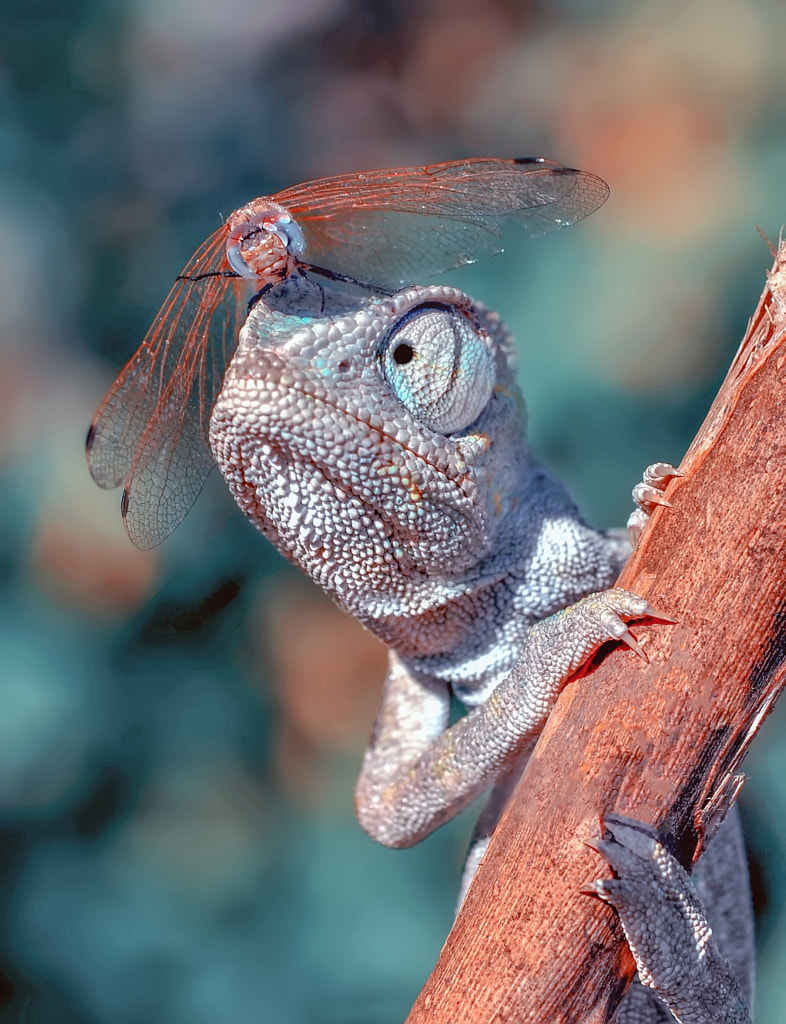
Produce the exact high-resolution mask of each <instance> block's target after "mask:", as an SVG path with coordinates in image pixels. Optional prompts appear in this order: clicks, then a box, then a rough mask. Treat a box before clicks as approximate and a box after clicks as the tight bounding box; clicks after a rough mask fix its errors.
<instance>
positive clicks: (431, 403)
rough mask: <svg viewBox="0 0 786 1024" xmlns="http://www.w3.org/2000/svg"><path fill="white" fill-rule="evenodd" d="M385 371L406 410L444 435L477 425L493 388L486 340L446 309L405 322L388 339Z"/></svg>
mask: <svg viewBox="0 0 786 1024" xmlns="http://www.w3.org/2000/svg"><path fill="white" fill-rule="evenodd" d="M382 367H383V371H384V374H385V377H386V379H387V381H388V383H389V384H390V386H391V387H392V388H393V390H394V392H395V393H396V397H397V398H398V400H399V401H400V402H401V403H402V405H404V406H405V407H406V408H407V409H408V410H409V411H410V412H411V413H412V415H413V416H414V417H415V419H417V420H419V421H420V422H421V423H422V424H423V426H425V427H428V428H429V429H430V430H434V431H436V432H437V433H439V434H453V433H456V432H457V431H460V430H464V429H465V428H466V427H468V426H469V425H470V424H471V423H474V421H475V420H476V419H477V418H478V416H480V414H481V413H482V412H483V410H484V409H485V407H486V405H487V404H488V401H489V399H490V398H491V392H492V390H493V388H494V378H495V365H494V357H493V356H492V354H491V352H490V351H489V348H488V345H487V343H486V341H485V338H484V336H483V335H480V334H478V332H477V331H476V330H475V329H474V328H473V326H472V324H471V323H470V322H469V320H467V318H466V317H463V316H460V315H459V314H458V313H456V312H454V311H452V310H450V309H447V308H440V307H437V308H421V309H416V310H414V311H413V312H411V313H409V314H408V315H407V316H405V317H404V318H403V319H402V320H401V321H400V322H399V323H398V324H397V325H396V326H395V327H394V328H393V330H392V331H391V333H390V334H389V335H388V338H387V342H386V344H385V347H384V349H383V351H382Z"/></svg>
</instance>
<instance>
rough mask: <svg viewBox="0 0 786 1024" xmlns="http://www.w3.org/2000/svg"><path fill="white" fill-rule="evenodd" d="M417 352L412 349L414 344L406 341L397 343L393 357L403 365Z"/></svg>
mask: <svg viewBox="0 0 786 1024" xmlns="http://www.w3.org/2000/svg"><path fill="white" fill-rule="evenodd" d="M414 355H415V353H414V352H413V351H412V346H411V345H407V344H406V342H402V344H401V345H396V347H395V348H394V349H393V358H394V359H395V361H396V362H397V363H398V364H399V366H403V365H404V364H405V363H409V362H411V361H412V359H413V357H414Z"/></svg>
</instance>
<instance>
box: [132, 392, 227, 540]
mask: <svg viewBox="0 0 786 1024" xmlns="http://www.w3.org/2000/svg"><path fill="white" fill-rule="evenodd" d="M190 405H192V406H193V403H190ZM140 462H141V465H140V466H139V468H137V469H136V470H135V471H134V472H133V473H131V474H130V476H129V480H128V483H127V484H126V487H125V489H124V490H123V499H122V504H121V508H122V513H123V522H124V524H125V528H126V531H127V533H128V536H129V537H130V538H131V540H132V541H133V543H134V544H135V545H136V546H137V547H138V548H141V549H142V550H147V549H148V548H154V547H156V545H158V544H160V543H161V542H162V541H163V540H166V538H167V537H168V536H169V534H170V533H172V531H173V530H174V529H175V528H176V527H177V526H179V525H180V523H181V522H182V521H183V520H184V519H185V517H186V515H187V514H188V512H189V511H190V509H191V507H192V505H193V504H194V502H195V501H196V500H197V498H198V497H199V492H200V491H201V490H202V488H203V487H204V485H205V481H206V480H207V478H208V475H209V474H210V470H211V469H212V468H213V465H214V462H213V456H212V455H211V453H210V449H209V447H208V445H207V441H206V439H205V436H204V431H203V429H202V424H201V412H200V410H199V409H197V408H193V407H192V408H189V410H188V412H187V413H186V414H185V415H184V416H183V417H182V418H181V419H180V422H179V425H178V427H177V429H176V430H174V431H173V432H172V433H171V434H170V436H169V437H167V438H158V439H157V447H156V448H155V451H154V452H153V453H152V454H151V455H150V457H149V458H144V457H143V458H141V459H140Z"/></svg>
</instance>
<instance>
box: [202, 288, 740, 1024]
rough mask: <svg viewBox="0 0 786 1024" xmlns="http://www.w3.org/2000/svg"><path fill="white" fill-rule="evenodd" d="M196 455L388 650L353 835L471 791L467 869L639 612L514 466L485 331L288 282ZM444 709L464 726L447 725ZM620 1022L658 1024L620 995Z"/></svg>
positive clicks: (474, 320) (498, 339) (513, 440)
mask: <svg viewBox="0 0 786 1024" xmlns="http://www.w3.org/2000/svg"><path fill="white" fill-rule="evenodd" d="M210 441H211V447H212V449H213V453H214V455H215V458H216V461H217V462H218V464H219V466H220V468H221V471H222V473H223V474H224V477H225V479H226V481H227V483H228V485H229V487H230V489H231V491H232V493H233V494H234V496H235V498H236V500H237V502H238V504H239V505H240V507H241V508H242V509H243V511H244V512H245V513H246V514H247V515H248V516H249V518H250V519H251V520H252V521H253V522H254V523H255V525H256V526H257V527H258V528H259V529H260V530H261V531H262V532H263V533H264V534H265V535H266V536H267V537H268V538H269V539H270V540H271V541H272V542H273V543H274V544H275V545H276V547H278V548H279V550H281V551H282V552H283V553H284V554H285V555H286V556H287V557H288V558H290V559H291V560H292V561H293V562H295V563H297V564H298V565H299V566H300V567H301V568H302V569H304V570H305V571H306V572H307V573H308V574H309V575H310V576H311V577H312V578H313V579H314V580H316V582H317V583H319V584H320V585H321V586H322V587H324V589H325V590H327V591H328V593H330V594H331V595H332V596H333V597H334V598H335V600H336V601H337V602H338V603H339V604H340V605H341V606H342V607H343V608H345V609H346V610H347V611H349V612H351V613H352V614H353V615H356V616H357V617H358V618H359V619H360V620H361V622H363V623H364V624H365V625H366V626H367V627H368V628H370V629H371V630H373V631H374V632H375V633H376V634H377V635H378V636H379V637H381V639H383V640H384V641H385V642H386V643H387V644H388V645H389V647H390V649H391V652H390V667H389V672H388V678H387V681H386V685H385V691H384V696H383V699H382V703H381V707H380V710H379V714H378V717H377V721H376V724H375V727H374V733H373V735H372V738H371V742H370V744H369V747H368V750H367V751H366V755H365V757H364V761H363V768H362V771H361V775H360V779H359V781H358V785H357V790H356V806H357V813H358V818H359V820H360V823H361V825H362V826H363V827H364V828H365V829H366V830H367V831H368V832H369V834H370V835H372V836H373V837H374V838H375V839H377V840H379V841H380V842H382V843H385V844H386V845H389V846H408V845H411V844H412V843H415V842H418V841H419V840H420V839H422V838H423V837H424V836H425V835H427V834H428V833H429V832H431V831H432V830H433V829H434V828H436V827H438V826H439V825H440V824H442V823H443V822H445V821H446V820H447V819H449V818H450V817H452V816H453V815H454V814H456V813H457V811H458V810H460V809H461V808H462V807H464V806H465V805H466V804H467V803H468V802H469V801H470V800H472V799H473V798H474V797H475V796H477V795H478V794H479V793H481V792H483V791H484V790H486V789H491V791H492V793H491V798H490V801H489V805H488V808H487V811H486V812H485V813H484V815H483V818H482V820H481V823H480V826H479V831H478V835H477V840H478V846H477V847H476V850H475V852H474V854H473V853H471V854H470V858H469V861H468V863H469V865H470V871H471V870H473V869H474V866H476V864H477V861H478V859H479V855H478V854H479V851H481V850H482V849H483V848H484V844H485V843H486V842H487V839H488V836H489V835H490V833H491V831H492V830H493V827H494V824H495V822H496V819H497V816H498V814H499V812H500V810H501V808H502V806H503V805H504V799H505V796H506V794H507V792H508V790H509V788H510V786H511V785H512V782H513V780H514V779H515V777H517V774H518V772H520V770H521V768H522V766H523V763H524V762H525V760H526V757H527V756H528V752H529V750H530V749H531V746H532V744H533V742H534V740H535V739H536V738H537V736H538V734H539V733H540V731H541V729H542V728H543V725H544V723H545V721H546V719H547V717H548V715H549V713H550V711H551V709H552V707H553V706H554V702H555V701H556V699H557V696H558V694H559V692H560V690H561V689H562V687H563V686H564V685H565V683H566V682H567V681H568V680H569V679H570V677H571V676H572V675H574V674H575V673H576V671H577V670H578V669H579V668H580V667H581V666H582V665H583V664H584V663H585V662H586V661H587V659H588V658H589V657H591V655H592V654H593V653H594V652H595V651H596V650H597V649H598V647H599V646H600V645H601V644H602V643H604V642H605V641H607V640H609V639H621V640H623V641H624V642H627V643H629V644H630V645H631V646H633V647H634V649H636V644H635V640H633V638H632V636H631V634H630V632H629V631H628V629H627V626H626V623H627V622H628V621H629V620H632V619H636V618H640V617H642V616H645V615H648V614H652V609H650V608H649V607H648V605H647V603H646V602H645V601H643V600H642V599H641V598H638V597H636V596H635V595H633V594H630V593H628V592H626V591H623V590H619V589H607V588H610V587H611V584H612V583H613V581H614V579H615V578H616V576H617V574H618V572H619V569H620V567H621V565H622V563H623V562H624V560H625V557H627V552H628V550H629V548H627V546H626V544H625V543H624V542H621V541H620V540H619V539H618V538H617V537H616V536H615V535H611V534H604V533H600V532H598V531H596V530H593V529H592V528H591V527H589V526H588V525H587V524H586V523H585V522H584V520H583V519H582V518H581V515H580V514H579V512H578V510H577V508H576V506H575V505H574V503H573V501H572V500H571V498H570V497H569V495H568V494H567V492H566V490H565V488H564V487H563V486H562V484H560V483H559V482H558V481H557V480H555V479H554V478H553V477H552V476H551V475H550V474H549V473H547V472H546V470H544V469H543V468H542V467H541V466H540V465H538V463H537V462H536V461H535V460H534V459H533V457H532V456H531V454H530V453H529V451H528V449H527V446H526V441H525V435H524V405H523V400H522V398H521V395H520V394H519V392H518V389H517V387H516V384H515V380H514V368H513V359H512V348H511V345H510V340H509V337H508V335H507V332H506V330H505V328H504V327H503V326H502V324H501V323H500V321H499V320H498V318H497V317H496V316H494V315H493V314H491V313H489V312H487V311H485V310H484V309H482V308H481V307H479V306H478V305H477V304H474V303H473V302H472V301H471V300H470V299H469V298H468V297H467V296H466V295H464V294H462V293H461V292H459V291H456V290H455V289H452V288H448V287H444V286H433V287H411V288H407V289H405V290H403V291H401V292H398V293H396V294H395V295H392V296H384V297H382V296H371V297H368V296H367V295H366V296H358V295H351V294H343V295H339V294H334V293H332V292H331V293H329V292H325V291H323V290H322V289H315V287H314V285H313V283H310V282H308V281H298V280H297V279H288V281H287V282H285V283H284V284H283V285H282V286H280V287H279V288H278V289H277V290H276V291H275V292H274V291H271V292H269V293H268V294H266V295H265V297H264V302H259V303H258V304H257V305H256V307H255V308H254V309H253V311H252V312H251V314H250V316H249V318H248V320H247V322H246V324H245V326H244V328H243V331H242V332H241V336H240V344H239V346H238V350H237V353H236V354H235V356H234V358H233V360H232V363H231V365H230V367H229V370H228V372H227V375H226V378H225V381H224V387H223V390H222V392H221V394H220V396H219V399H218V402H217V403H216V406H215V409H214V412H213V416H212V420H211V429H210ZM668 469H669V467H661V469H660V471H659V472H658V473H656V474H655V476H653V477H652V479H649V480H648V487H649V489H648V490H646V493H642V494H641V495H640V498H641V501H640V504H641V505H642V506H646V505H647V504H648V503H651V502H652V501H653V500H657V494H654V491H657V488H658V480H659V479H660V478H661V477H663V474H664V471H665V474H666V476H668V475H669V474H668ZM645 511H646V508H645ZM640 518H641V517H640ZM640 527H641V523H639V524H638V528H639V529H640ZM587 595H591V596H587ZM451 693H453V694H455V695H456V696H458V697H459V698H460V699H461V700H462V701H463V702H464V704H465V705H467V707H468V708H469V709H470V710H469V713H468V714H467V715H466V717H464V718H463V719H461V720H460V721H459V722H457V723H456V724H455V725H453V726H452V727H450V728H448V718H449V710H450V697H451ZM735 821H736V819H735ZM735 821H733V822H732V823H731V825H730V838H729V839H728V840H727V841H726V842H725V843H724V840H723V837H722V836H721V837H720V838H719V840H717V841H716V842H719V843H720V844H721V846H723V847H724V849H725V848H726V847H729V848H730V849H732V850H733V854H734V857H735V858H736V859H735V862H734V871H735V872H736V876H735V877H736V879H737V881H736V892H735V893H734V896H733V902H734V913H735V915H736V918H737V920H743V925H744V926H743V927H742V928H741V929H740V928H739V927H737V925H736V924H734V926H733V927H732V926H731V925H730V926H729V927H728V928H727V929H726V930H727V931H728V932H730V933H731V936H729V935H726V934H725V933H723V928H722V929H721V931H719V932H717V934H718V938H719V941H720V942H721V945H722V946H724V945H725V946H726V948H727V950H731V949H733V948H734V942H735V940H736V939H741V941H743V942H747V939H748V938H749V933H750V927H749V925H750V920H749V918H750V908H749V901H748V896H747V881H746V876H745V865H744V857H743V855H742V853H741V847H740V846H739V844H738V843H737V832H736V829H737V828H738V826H737V825H736V823H735ZM727 831H729V830H727ZM727 888H728V886H727ZM746 915H747V917H746ZM746 922H747V923H746ZM729 938H730V939H731V941H730V942H729V941H727V940H728V939H729ZM656 959H657V957H656ZM738 959H739V962H740V963H741V964H742V965H743V967H741V971H742V973H743V974H744V975H745V977H744V978H743V979H742V980H743V982H744V985H745V988H746V991H747V992H748V995H749V991H748V990H749V987H750V971H749V970H748V969H747V967H746V966H745V963H746V962H745V961H744V956H740V957H739V958H738ZM749 959H750V958H749V957H748V961H749ZM654 966H655V967H656V968H657V967H658V964H655V965H654ZM653 976H655V972H654V973H653ZM656 988H657V986H656ZM626 1012H627V1013H628V1016H627V1017H626V1018H625V1020H626V1022H627V1024H654V1022H656V1021H658V1020H662V1019H664V1017H663V1013H664V1012H665V1011H664V1009H663V1005H662V1004H660V1003H658V1001H657V1000H656V999H655V997H654V996H652V995H651V994H650V993H641V992H634V993H633V994H632V996H631V998H630V1000H629V1003H628V1010H627V1011H626ZM710 1019H711V1018H708V1021H709V1020H710ZM720 1019H721V1018H719V1020H720ZM712 1024H715V1021H714V1020H712Z"/></svg>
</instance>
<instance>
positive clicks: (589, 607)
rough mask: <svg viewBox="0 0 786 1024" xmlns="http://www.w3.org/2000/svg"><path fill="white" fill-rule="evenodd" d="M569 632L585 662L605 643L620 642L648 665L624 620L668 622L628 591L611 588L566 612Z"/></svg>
mask: <svg viewBox="0 0 786 1024" xmlns="http://www.w3.org/2000/svg"><path fill="white" fill-rule="evenodd" d="M566 614H567V615H568V616H569V619H570V623H569V624H570V628H571V629H573V630H576V634H577V637H578V638H579V641H580V646H581V648H582V651H581V658H582V660H584V659H585V658H586V657H587V656H589V654H591V653H592V652H593V651H594V650H596V649H597V648H598V647H599V646H600V645H601V644H603V643H605V642H606V641H607V640H621V641H622V642H623V643H624V644H627V646H628V647H630V649H631V650H632V651H635V652H636V654H638V655H639V657H640V658H643V659H644V661H648V660H649V659H648V658H647V655H646V654H645V653H644V651H643V649H642V647H641V645H640V644H639V642H638V641H637V640H636V638H635V637H634V636H633V634H632V633H631V631H630V630H629V629H628V624H627V620H629V619H642V618H644V617H645V616H650V617H652V618H655V619H664V620H665V621H667V622H668V621H671V620H670V619H669V618H668V616H665V615H662V614H661V613H660V612H658V611H657V610H656V609H655V608H653V607H652V606H651V605H650V603H649V601H646V600H645V599H644V598H643V597H639V596H638V595H637V594H634V593H632V592H631V591H630V590H623V589H622V588H621V587H612V588H611V589H610V590H603V591H601V592H600V593H598V594H590V595H589V596H588V597H585V598H582V600H581V601H578V602H577V603H576V604H575V605H572V606H571V608H569V609H568V610H567V613H566Z"/></svg>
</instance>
